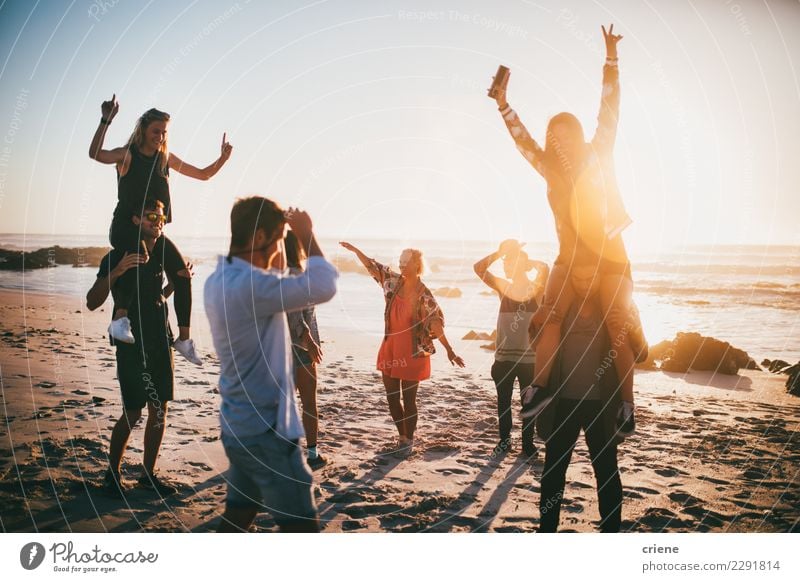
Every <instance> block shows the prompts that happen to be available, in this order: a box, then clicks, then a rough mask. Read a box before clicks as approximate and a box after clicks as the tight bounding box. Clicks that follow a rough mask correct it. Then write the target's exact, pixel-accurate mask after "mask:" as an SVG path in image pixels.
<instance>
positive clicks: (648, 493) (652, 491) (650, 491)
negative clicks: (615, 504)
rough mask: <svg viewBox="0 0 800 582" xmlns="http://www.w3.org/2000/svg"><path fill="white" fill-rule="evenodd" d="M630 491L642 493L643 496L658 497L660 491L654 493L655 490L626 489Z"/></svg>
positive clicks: (646, 488) (647, 488) (643, 488)
mask: <svg viewBox="0 0 800 582" xmlns="http://www.w3.org/2000/svg"><path fill="white" fill-rule="evenodd" d="M627 489H628V490H630V491H637V492H639V493H644V494H645V495H658V494H659V493H660V491H656V490H655V489H650V488H649V487H627Z"/></svg>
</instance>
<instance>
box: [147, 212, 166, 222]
mask: <svg viewBox="0 0 800 582" xmlns="http://www.w3.org/2000/svg"><path fill="white" fill-rule="evenodd" d="M144 217H145V218H146V219H147V221H148V222H150V223H152V224H166V223H167V217H166V216H164V215H163V214H158V213H157V212H148V213H147V214H145V215H144Z"/></svg>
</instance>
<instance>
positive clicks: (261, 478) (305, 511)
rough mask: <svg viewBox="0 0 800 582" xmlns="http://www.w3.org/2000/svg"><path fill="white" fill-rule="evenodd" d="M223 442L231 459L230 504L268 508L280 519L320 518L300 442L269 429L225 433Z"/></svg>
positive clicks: (229, 476)
mask: <svg viewBox="0 0 800 582" xmlns="http://www.w3.org/2000/svg"><path fill="white" fill-rule="evenodd" d="M222 445H223V447H224V448H225V454H226V455H227V456H228V461H229V462H230V468H229V469H228V472H227V474H226V480H227V482H228V496H227V498H226V503H227V505H228V506H232V507H242V508H257V509H258V510H259V511H261V510H264V511H268V512H269V513H271V514H272V516H273V517H274V518H275V521H277V522H281V521H285V520H292V519H310V518H316V517H317V506H316V504H315V502H314V494H313V492H312V488H311V483H312V477H311V470H310V469H309V468H308V465H307V464H306V462H305V459H304V458H303V453H302V451H301V449H300V447H299V446H298V444H297V441H288V440H286V439H284V438H283V437H280V436H278V435H277V434H275V432H274V431H272V430H270V431H269V432H266V433H264V434H260V435H255V436H248V437H243V438H237V437H234V436H230V435H226V434H224V433H223V435H222Z"/></svg>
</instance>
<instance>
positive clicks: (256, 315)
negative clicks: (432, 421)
mask: <svg viewBox="0 0 800 582" xmlns="http://www.w3.org/2000/svg"><path fill="white" fill-rule="evenodd" d="M287 225H288V226H289V227H290V228H291V229H292V231H294V233H295V235H297V238H298V240H299V241H300V243H301V244H302V245H303V247H304V248H305V251H306V254H307V256H308V265H307V268H306V270H305V271H304V272H303V273H302V274H300V275H288V274H284V273H282V272H280V271H276V270H274V269H269V267H270V264H271V263H272V260H273V258H274V257H275V256H276V255H277V254H278V253H279V252H280V249H281V247H282V244H283V239H284V237H285V235H286V226H287ZM337 278H338V273H337V271H336V268H335V267H334V266H333V265H331V264H330V263H329V262H328V261H326V260H325V258H324V257H323V255H322V250H321V249H320V247H319V245H318V244H317V240H316V238H315V237H314V233H313V231H312V224H311V218H310V217H309V216H308V214H307V213H305V212H302V211H299V210H293V209H291V208H290V209H289V211H288V212H285V213H284V211H283V210H282V209H281V208H280V207H279V206H278V205H277V204H276V203H274V202H273V201H271V200H268V199H266V198H262V197H259V196H253V197H250V198H243V199H239V200H237V201H236V203H235V204H234V206H233V209H232V210H231V246H230V252H229V254H228V256H227V257H219V260H218V264H217V268H216V270H215V271H214V273H213V274H212V275H211V276H210V277H209V278H208V280H207V281H206V284H205V309H206V314H207V316H208V319H209V322H210V324H211V336H212V339H213V342H214V347H215V349H216V351H217V355H218V357H219V360H220V367H221V373H220V380H219V392H220V396H221V397H222V404H221V406H220V423H221V425H222V444H223V446H224V447H225V453H226V454H227V456H228V460H229V461H230V470H229V472H228V475H227V477H228V495H227V499H226V507H225V514H224V515H223V516H222V522H221V524H220V526H219V529H218V531H221V532H232V531H247V530H248V529H249V527H250V525H251V524H252V522H253V519H255V516H256V514H257V513H258V511H259V510H260V509H266V510H267V511H269V512H270V513H271V514H272V515H273V517H274V518H275V521H276V522H277V524H278V526H279V527H280V529H281V531H284V532H315V531H319V522H318V518H317V510H316V505H315V503H314V497H313V494H312V490H311V481H312V478H311V471H310V470H309V468H308V465H307V464H306V462H305V461H304V460H303V455H302V452H301V450H300V447H299V446H298V440H299V439H300V438H301V437H302V436H303V426H302V423H301V421H300V416H299V414H298V412H297V404H296V401H295V386H294V373H293V369H292V360H291V349H290V342H289V331H288V327H287V323H286V316H285V312H287V311H295V310H298V309H303V308H304V307H307V306H309V305H316V304H319V303H324V302H326V301H329V300H330V299H331V298H332V297H333V296H334V295H335V294H336V279H337Z"/></svg>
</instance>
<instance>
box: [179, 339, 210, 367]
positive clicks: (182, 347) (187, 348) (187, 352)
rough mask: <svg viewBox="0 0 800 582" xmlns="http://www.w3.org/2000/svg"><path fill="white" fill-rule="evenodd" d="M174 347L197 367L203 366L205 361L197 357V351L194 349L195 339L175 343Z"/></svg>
mask: <svg viewBox="0 0 800 582" xmlns="http://www.w3.org/2000/svg"><path fill="white" fill-rule="evenodd" d="M172 347H173V348H175V351H176V352H178V353H179V354H180V355H182V356H183V357H184V358H186V359H187V360H189V361H190V362H191V363H193V364H194V365H195V366H202V365H203V360H201V359H200V356H198V355H197V350H196V349H195V347H194V340H193V339H187V340H176V341H175V343H174V344H172Z"/></svg>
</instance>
